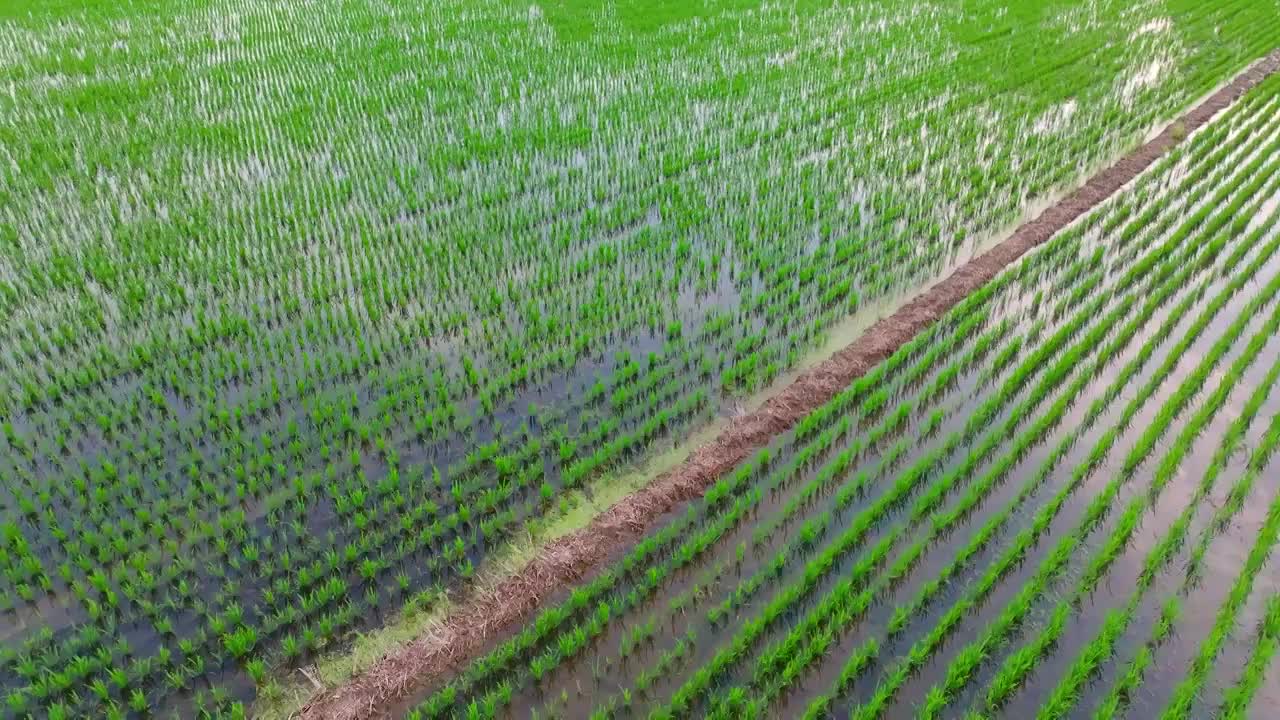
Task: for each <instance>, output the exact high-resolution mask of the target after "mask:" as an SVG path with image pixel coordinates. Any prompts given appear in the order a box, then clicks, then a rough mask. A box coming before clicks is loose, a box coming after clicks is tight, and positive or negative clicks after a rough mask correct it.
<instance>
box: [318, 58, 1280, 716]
mask: <svg viewBox="0 0 1280 720" xmlns="http://www.w3.org/2000/svg"><path fill="white" fill-rule="evenodd" d="M1278 69H1280V49H1278V50H1275V51H1273V52H1272V53H1270V54H1269V55H1267V56H1265V57H1264V58H1262V59H1261V60H1259V61H1257V62H1256V63H1254V64H1253V65H1252V66H1250V67H1249V68H1248V69H1246V70H1245V71H1244V72H1242V73H1241V74H1240V75H1238V76H1236V78H1235V79H1234V80H1232V81H1231V82H1230V83H1228V84H1227V85H1225V86H1224V87H1222V88H1221V89H1219V90H1218V91H1217V92H1215V93H1213V94H1212V95H1210V96H1209V97H1208V98H1206V99H1205V100H1204V101H1202V102H1201V103H1200V104H1199V105H1197V106H1196V107H1195V108H1193V109H1192V110H1190V111H1189V112H1187V113H1186V114H1184V115H1182V116H1181V117H1180V118H1178V119H1177V120H1175V121H1174V122H1172V123H1170V124H1169V125H1168V126H1167V127H1166V128H1165V130H1164V131H1163V132H1161V133H1160V134H1159V135H1157V136H1156V137H1155V138H1153V139H1152V140H1150V141H1149V142H1147V143H1146V144H1144V145H1142V146H1140V147H1138V148H1137V149H1135V150H1133V151H1132V152H1131V153H1129V154H1128V155H1126V156H1125V157H1123V158H1121V159H1120V160H1118V161H1117V162H1116V163H1115V164H1113V165H1111V166H1110V167H1108V168H1106V169H1105V170H1102V171H1101V172H1099V173H1097V174H1096V175H1094V176H1093V177H1091V178H1089V180H1088V181H1087V182H1086V183H1085V184H1084V185H1083V186H1081V187H1080V188H1078V189H1076V190H1075V191H1073V192H1071V193H1070V194H1069V195H1067V196H1066V197H1064V198H1063V199H1061V200H1060V201H1058V202H1057V203H1056V204H1054V205H1053V206H1052V207H1050V208H1049V209H1047V210H1045V211H1044V212H1043V213H1041V214H1040V215H1039V216H1038V217H1037V218H1035V219H1034V220H1031V221H1030V222H1027V223H1025V224H1023V225H1021V226H1020V227H1018V229H1017V230H1016V231H1014V233H1013V234H1012V235H1011V236H1009V237H1008V238H1007V239H1005V240H1004V241H1002V242H1001V243H1000V244H998V245H996V246H995V247H993V248H991V249H990V250H988V251H987V252H986V253H984V254H982V255H980V256H978V257H976V258H974V259H973V260H970V261H969V262H968V263H966V264H965V265H963V266H961V267H960V268H958V269H957V270H956V271H955V272H954V273H952V274H951V275H950V276H948V277H947V278H945V279H943V280H942V281H940V282H938V283H937V284H935V285H933V286H932V287H930V288H929V289H928V290H926V291H924V292H923V293H921V294H920V295H917V296H916V297H915V298H913V299H911V300H910V301H909V302H907V303H906V304H905V305H904V306H902V307H901V308H900V309H899V310H897V311H896V312H894V313H893V314H892V315H890V316H888V317H886V318H883V319H881V320H879V321H878V322H876V323H875V324H874V325H872V326H871V327H870V328H869V329H868V330H867V331H866V332H865V333H863V334H862V336H861V337H859V338H858V339H857V340H855V341H854V342H853V343H851V344H850V345H848V346H846V347H844V348H843V349H841V350H840V351H838V352H837V353H835V354H834V355H833V356H832V357H830V358H828V359H827V360H825V361H823V362H822V363H820V364H819V365H817V366H815V367H813V368H812V369H810V370H809V371H807V372H805V373H804V374H802V375H801V376H800V377H798V378H797V379H796V380H795V382H793V383H792V384H791V385H789V386H787V387H786V388H784V389H783V390H781V391H780V392H779V393H778V394H776V395H774V396H773V397H771V398H769V399H768V400H767V401H765V403H764V404H763V405H762V406H761V407H760V408H759V409H758V410H757V411H755V412H753V413H751V414H748V415H745V416H742V417H739V418H736V419H734V420H733V421H732V423H731V424H730V425H729V426H728V427H727V428H725V430H724V431H723V432H721V433H720V435H719V436H717V437H716V438H715V439H714V440H712V441H711V442H710V443H707V444H706V445H703V446H702V447H699V448H698V449H697V450H695V451H693V452H692V453H691V454H690V455H689V457H688V458H686V459H685V460H684V462H682V463H681V464H680V465H678V466H676V467H675V468H672V469H671V470H669V471H668V472H666V473H663V474H662V475H660V476H658V477H657V478H655V479H654V480H653V481H652V482H651V483H649V484H648V485H647V486H645V487H644V488H642V489H640V490H639V491H637V492H635V493H633V494H631V495H629V496H627V497H626V498H623V499H622V500H620V501H618V502H617V503H616V504H614V505H613V506H612V507H610V508H609V509H608V510H606V511H605V512H603V513H602V514H600V515H599V516H597V517H596V518H595V519H594V520H593V521H592V522H591V524H590V525H588V526H587V527H585V528H583V529H581V530H578V531H575V532H573V533H570V534H569V535H566V536H564V537H562V538H559V539H557V540H554V541H552V542H551V543H549V544H548V545H547V546H546V547H545V548H544V549H543V550H542V551H541V552H540V553H539V555H538V556H537V557H535V558H534V559H533V560H532V561H530V562H529V563H528V564H527V565H526V566H525V567H524V568H523V569H521V570H520V571H519V572H517V573H516V574H515V575H512V576H511V577H509V578H507V579H505V580H503V581H501V582H500V583H499V584H498V585H497V586H496V587H494V588H491V589H487V590H483V591H472V592H470V593H469V594H468V595H466V596H464V597H463V598H462V599H461V600H460V601H459V602H458V603H457V604H456V605H455V607H454V609H453V610H452V611H451V612H450V613H449V615H448V616H447V617H446V618H445V619H444V620H443V622H442V623H441V624H440V625H439V626H438V627H437V628H436V629H435V630H434V631H432V632H431V633H429V634H427V635H426V636H424V637H420V638H418V639H417V640H415V641H413V642H411V643H409V644H408V645H405V646H404V647H402V648H400V649H399V650H397V651H395V652H393V653H391V654H388V655H387V656H385V657H384V658H382V659H381V660H380V661H378V663H377V664H376V665H374V667H372V668H370V669H369V670H367V671H365V672H363V673H361V674H360V675H358V676H357V677H355V678H353V679H352V680H351V681H350V682H348V683H346V684H344V685H342V686H339V687H337V688H334V689H331V690H325V691H321V692H319V693H317V695H315V696H314V697H313V698H312V699H311V700H310V701H309V702H308V703H307V705H306V706H305V707H303V709H302V710H301V712H300V713H299V715H298V717H299V718H301V719H302V720H369V719H370V718H379V717H383V716H384V715H385V714H386V713H387V708H388V707H389V706H392V705H394V704H396V703H400V702H404V701H405V700H406V699H407V698H409V697H410V696H411V695H412V694H413V693H415V692H419V691H422V690H423V689H425V688H427V687H429V686H430V685H431V684H432V683H438V682H440V681H441V680H443V679H444V677H445V676H446V675H449V674H451V673H454V672H457V671H458V670H459V669H460V668H462V667H463V666H465V664H466V663H467V662H469V661H470V660H471V659H473V658H475V657H477V656H478V655H479V654H480V653H482V652H483V651H485V650H486V649H487V647H488V645H489V644H490V642H491V641H492V640H493V639H494V638H497V637H503V636H505V635H506V634H508V633H510V632H511V631H513V630H515V629H518V627H519V626H520V625H522V624H523V623H525V622H526V621H528V620H529V619H530V618H532V617H533V615H534V614H535V613H536V611H537V610H538V609H539V607H540V606H541V605H542V604H543V603H544V602H545V601H547V600H548V599H550V598H551V597H552V596H554V594H555V593H557V592H559V591H561V590H563V589H564V588H566V587H569V586H572V585H574V584H575V583H578V582H579V581H581V580H583V579H584V578H588V577H590V576H592V575H595V574H596V573H598V572H600V571H601V570H602V569H604V568H605V567H606V565H607V563H608V562H609V561H610V560H611V559H612V558H614V557H615V555H616V553H617V552H618V551H620V550H622V549H625V548H626V547H628V546H630V545H632V544H634V543H635V542H637V541H638V540H640V539H641V538H642V537H643V536H644V535H645V533H647V532H648V531H649V530H650V529H651V526H652V525H653V524H654V522H655V521H656V520H657V519H658V518H660V517H662V516H663V515H664V514H666V513H667V512H669V511H670V510H672V509H673V508H675V507H676V506H677V505H678V504H680V503H683V502H686V501H689V500H692V499H695V498H697V497H700V496H701V495H702V493H703V492H704V491H705V490H706V489H707V488H708V487H710V486H711V484H712V483H714V482H715V481H716V480H717V479H719V478H720V477H721V476H722V475H724V474H725V473H727V472H729V471H731V470H733V469H734V468H735V467H736V466H737V465H738V464H739V463H741V462H742V461H743V460H745V459H746V458H747V457H749V456H750V455H751V454H752V453H754V452H755V451H756V450H758V449H760V448H762V447H764V446H765V445H767V444H768V443H769V442H770V440H772V439H773V437H774V436H776V435H778V434H779V433H782V432H785V431H787V430H789V429H790V428H791V427H793V426H794V425H795V424H796V423H797V422H798V421H799V420H800V419H801V418H803V417H804V416H805V415H807V414H809V413H810V412H812V411H813V410H815V409H817V408H818V407H820V406H821V405H823V404H825V403H826V402H827V401H829V400H831V399H832V398H833V397H834V396H835V395H836V393H838V392H839V391H841V390H842V389H844V388H845V387H847V386H848V385H849V383H850V382H852V381H853V380H855V379H857V378H858V377H860V376H861V375H863V374H864V373H866V372H867V371H868V370H870V369H871V368H872V367H874V366H875V365H876V363H878V362H880V361H881V360H883V359H885V358H887V357H888V356H889V355H890V354H892V353H893V352H894V351H895V350H897V349H898V348H899V347H900V346H901V345H902V344H903V343H906V342H907V341H909V340H910V339H911V338H912V337H914V336H915V335H916V334H917V333H919V332H920V331H922V330H924V329H925V328H927V327H928V326H929V325H930V324H932V323H933V322H935V321H937V320H938V319H939V318H941V317H942V316H943V315H944V314H945V313H946V312H947V311H949V310H950V309H951V308H952V307H954V306H955V305H956V304H957V303H959V302H960V301H961V300H963V299H964V298H965V297H967V296H968V295H969V294H970V293H972V292H974V291H975V290H977V289H979V288H981V287H982V286H983V285H985V284H986V283H987V282H989V281H990V280H991V279H992V278H994V277H995V276H996V275H997V274H998V273H999V272H1000V271H1001V270H1003V269H1004V268H1005V267H1007V266H1008V265H1009V264H1011V263H1013V262H1014V261H1015V260H1017V259H1018V258H1020V257H1022V255H1023V254H1025V253H1026V252H1027V251H1029V250H1031V249H1032V248H1034V247H1036V246H1037V245H1040V244H1041V243H1044V242H1045V241H1047V240H1048V239H1049V238H1050V237H1052V236H1053V235H1054V233H1056V232H1058V231H1059V230H1061V229H1062V228H1064V227H1066V226H1067V225H1069V224H1070V223H1071V222H1072V221H1074V220H1075V219H1076V218H1078V217H1080V216H1081V215H1083V214H1084V213H1086V212H1088V211H1089V210H1091V209H1093V208H1094V207H1095V206H1097V205H1098V204H1099V203H1101V202H1102V201H1104V200H1106V199H1107V198H1108V197H1110V196H1111V195H1112V194H1113V193H1114V192H1116V191H1117V190H1119V189H1120V188H1121V187H1123V186H1124V185H1125V184H1126V183H1128V182H1129V181H1130V180H1132V179H1134V178H1135V177H1136V176H1137V175H1138V174H1140V173H1141V172H1142V171H1143V170H1146V169H1147V168H1148V167H1150V166H1151V164H1152V163H1153V162H1155V161H1156V160H1157V159H1158V158H1159V157H1160V156H1161V155H1163V154H1165V153H1166V152H1167V151H1168V150H1169V149H1170V148H1171V147H1173V146H1174V145H1176V144H1177V143H1179V142H1181V141H1182V140H1183V139H1184V138H1185V137H1187V136H1188V135H1190V134H1191V132H1192V131H1194V130H1196V129H1197V128H1199V127H1200V126H1202V125H1204V124H1205V123H1206V122H1208V121H1209V120H1210V119H1211V118H1212V117H1213V116H1214V115H1216V114H1217V113H1218V112H1219V111H1221V110H1222V109H1224V108H1226V107H1227V106H1228V105H1230V104H1231V103H1233V102H1234V101H1235V100H1237V99H1238V98H1239V97H1240V96H1241V95H1243V94H1244V93H1246V92H1248V91H1249V90H1250V89H1252V88H1253V87H1254V86H1256V85H1258V84H1259V83H1261V82H1262V81H1263V80H1265V79H1266V78H1267V77H1268V76H1270V75H1271V74H1273V73H1275V72H1276V71H1277V70H1278Z"/></svg>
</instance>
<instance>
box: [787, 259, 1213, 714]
mask: <svg viewBox="0 0 1280 720" xmlns="http://www.w3.org/2000/svg"><path fill="white" fill-rule="evenodd" d="M1188 269H1189V267H1188ZM1185 280H1186V278H1185V277H1184V276H1183V275H1179V276H1175V277H1174V278H1170V282H1168V284H1166V285H1165V286H1164V287H1163V288H1162V289H1161V290H1160V291H1158V292H1156V293H1155V294H1154V295H1153V297H1152V299H1151V302H1150V303H1149V305H1148V307H1151V305H1154V306H1158V305H1159V304H1160V303H1162V302H1164V300H1165V298H1167V297H1168V293H1169V292H1170V291H1171V290H1172V289H1174V288H1175V287H1182V286H1183V283H1185ZM1195 297H1196V294H1195V293H1191V294H1190V295H1189V296H1188V298H1187V300H1186V301H1184V303H1183V304H1182V309H1183V310H1184V311H1185V309H1187V308H1189V307H1190V306H1191V304H1192V302H1193V300H1194V298H1195ZM1147 312H1149V310H1148V311H1147ZM1180 317H1181V313H1180V312H1178V311H1175V312H1174V313H1173V314H1171V316H1170V323H1169V324H1172V323H1173V322H1176V320H1177V319H1178V318H1180ZM1137 320H1138V325H1135V326H1133V327H1132V328H1131V329H1130V330H1129V331H1128V332H1126V333H1122V334H1121V335H1120V336H1119V337H1118V338H1117V339H1116V340H1115V341H1114V344H1113V346H1112V348H1111V349H1108V350H1107V351H1106V352H1104V353H1103V354H1102V355H1101V356H1100V358H1099V359H1098V361H1097V363H1096V366H1095V367H1094V368H1093V369H1092V370H1091V371H1086V372H1084V373H1082V374H1081V375H1080V377H1079V378H1078V379H1077V381H1076V389H1075V391H1074V392H1069V396H1074V395H1075V394H1076V393H1078V392H1079V390H1080V388H1081V386H1083V384H1084V383H1085V382H1086V381H1089V380H1092V379H1093V378H1095V377H1099V372H1100V370H1101V367H1102V366H1103V365H1104V364H1105V363H1106V362H1107V360H1108V359H1109V358H1110V357H1112V356H1114V353H1115V349H1116V348H1117V347H1123V346H1124V345H1125V344H1126V343H1127V341H1128V338H1131V337H1132V334H1133V331H1134V330H1135V329H1136V327H1138V326H1140V324H1141V320H1142V316H1139V318H1138V319H1137ZM1164 337H1166V336H1165V335H1164V334H1162V333H1156V334H1155V335H1154V336H1153V338H1152V339H1151V340H1149V341H1148V345H1147V348H1145V349H1144V352H1143V353H1141V354H1140V355H1139V356H1138V358H1136V359H1135V360H1134V361H1133V362H1131V363H1130V364H1128V365H1127V366H1126V367H1125V369H1124V370H1123V371H1121V372H1120V373H1119V374H1118V375H1117V378H1118V379H1117V381H1116V382H1113V383H1112V384H1111V385H1110V387H1109V388H1108V389H1107V390H1106V391H1104V392H1103V393H1102V395H1101V396H1100V397H1099V398H1097V399H1096V400H1095V401H1094V402H1093V403H1092V405H1091V407H1090V411H1089V412H1088V414H1087V415H1086V417H1085V419H1084V421H1083V423H1082V425H1081V426H1080V428H1078V429H1077V431H1075V432H1073V433H1070V434H1068V435H1067V436H1066V437H1064V438H1063V439H1062V441H1061V442H1060V443H1059V444H1058V446H1057V447H1056V448H1055V450H1054V452H1053V453H1051V454H1050V456H1049V457H1048V458H1047V459H1046V460H1045V461H1044V462H1043V463H1042V465H1041V467H1040V468H1039V470H1038V471H1037V473H1036V474H1035V475H1034V476H1033V477H1032V478H1031V479H1030V480H1029V481H1028V482H1027V483H1026V484H1025V485H1024V486H1023V487H1022V488H1021V489H1020V490H1019V492H1018V494H1017V496H1016V497H1015V498H1013V499H1012V500H1011V501H1009V502H1008V503H1007V504H1006V505H1005V507H1003V508H1002V509H1001V510H1000V511H999V512H997V513H994V514H993V515H991V516H989V517H988V519H987V521H986V523H985V524H984V525H983V527H982V528H981V529H979V530H978V531H977V532H976V533H975V534H974V536H973V538H972V539H971V541H970V543H969V544H967V545H965V546H964V547H963V548H962V549H960V550H958V551H957V552H956V553H955V557H954V559H953V561H952V562H951V563H950V564H948V565H947V566H946V567H945V568H944V569H943V570H942V572H941V574H940V575H939V576H938V577H937V578H935V579H933V580H931V581H930V582H929V583H927V584H925V585H924V586H922V587H921V589H920V591H919V593H918V594H917V595H916V596H915V597H914V598H913V599H911V600H910V601H908V602H907V604H905V605H900V606H899V607H898V609H897V610H896V611H895V613H894V615H893V618H891V619H890V622H889V625H888V630H889V633H890V635H891V636H892V635H893V634H895V633H898V632H900V631H901V630H902V629H903V628H904V625H905V623H906V622H907V620H908V619H909V618H912V617H917V616H918V615H919V613H920V611H921V608H922V607H923V606H924V605H925V604H926V603H927V602H928V601H929V599H930V598H931V597H932V596H933V595H934V594H935V593H937V592H938V591H939V590H940V589H941V588H942V587H943V586H945V585H946V583H947V582H948V579H949V578H951V577H952V576H953V575H955V574H956V573H957V571H958V570H959V569H960V568H962V567H964V565H965V564H966V563H967V562H968V561H969V560H970V559H971V558H972V557H973V556H974V555H975V554H976V553H977V552H978V551H979V550H980V549H981V548H982V547H983V546H984V545H985V544H986V543H987V542H989V541H990V540H991V539H993V537H994V536H995V534H996V533H997V531H998V530H999V528H1000V526H1001V525H1002V524H1003V523H1004V522H1006V521H1007V520H1008V519H1009V518H1010V517H1011V515H1012V512H1013V511H1014V509H1015V508H1016V507H1018V506H1019V505H1020V504H1021V503H1022V502H1023V501H1025V500H1026V499H1027V498H1028V497H1029V494H1030V492H1031V491H1032V490H1033V489H1034V488H1035V487H1037V486H1038V485H1039V484H1040V483H1042V482H1043V481H1044V480H1045V479H1047V477H1048V475H1049V472H1050V470H1051V469H1052V468H1053V466H1054V465H1055V464H1056V462H1057V461H1058V460H1059V459H1060V458H1061V457H1062V456H1063V454H1064V452H1065V451H1066V450H1067V449H1068V448H1070V447H1071V446H1072V445H1073V444H1074V443H1075V442H1076V439H1077V438H1078V437H1079V431H1080V430H1083V429H1085V428H1087V427H1088V426H1089V425H1090V424H1091V423H1092V422H1093V420H1094V419H1096V418H1097V417H1098V416H1099V415H1100V414H1101V412H1102V409H1103V408H1104V407H1105V406H1106V405H1107V403H1108V399H1109V398H1110V399H1113V398H1115V397H1116V396H1118V394H1119V392H1120V391H1121V390H1122V389H1123V388H1124V387H1126V386H1127V385H1128V383H1129V378H1131V377H1133V375H1134V374H1135V373H1136V372H1137V370H1138V369H1139V368H1140V367H1141V364H1142V362H1143V361H1144V360H1145V358H1146V357H1148V356H1149V355H1150V349H1151V348H1152V347H1153V346H1154V345H1155V344H1156V343H1157V342H1159V341H1162V340H1163V338H1164ZM1150 387H1152V388H1154V384H1152V385H1151V386H1150ZM1148 395H1149V393H1148ZM1140 399H1141V398H1139V401H1140ZM1065 405H1066V403H1063V402H1061V401H1060V402H1059V403H1058V404H1057V405H1055V406H1054V408H1052V409H1051V410H1050V412H1049V414H1050V415H1055V414H1058V413H1060V412H1061V410H1062V409H1064V407H1065ZM1094 456H1096V453H1095V454H1094ZM999 467H1001V465H1000V464H997V465H996V466H995V468H993V469H998V468H999ZM1079 480H1080V478H1079V476H1077V477H1076V478H1074V479H1073V482H1072V483H1071V484H1069V485H1068V486H1066V487H1065V488H1063V491H1062V496H1065V494H1066V492H1067V491H1069V490H1070V489H1073V488H1074V487H1076V486H1077V483H1078V481H1079ZM979 487H989V485H988V484H986V483H984V484H983V485H981V486H979ZM981 497H982V495H981V494H977V495H975V494H973V493H966V495H965V496H964V497H963V498H961V500H960V501H959V503H958V504H957V506H956V507H955V508H953V509H950V510H948V511H947V512H946V513H936V514H935V515H934V516H933V518H932V519H931V520H932V524H931V526H930V536H935V535H938V536H940V534H941V533H945V531H947V530H948V528H949V527H950V526H951V525H952V524H953V523H955V522H956V521H957V520H958V519H959V518H961V517H963V515H964V513H965V512H966V508H971V507H973V506H974V504H975V503H976V502H977V501H978V500H979V499H980V498H981ZM1060 502H1061V500H1060V499H1056V500H1055V501H1054V502H1053V503H1051V505H1050V506H1049V507H1056V506H1057V505H1058V504H1059V503H1060ZM1047 517H1050V515H1044V516H1043V520H1042V518H1041V516H1037V523H1035V524H1033V528H1034V527H1036V526H1041V527H1047ZM1035 537H1036V533H1035V532H1034V530H1030V531H1026V532H1024V533H1023V534H1022V535H1020V536H1019V543H1018V544H1017V545H1015V547H1017V546H1020V545H1025V544H1026V543H1029V542H1031V541H1032V540H1033V539H1034V538H1035ZM855 657H856V656H855ZM852 676H853V674H852V673H850V674H845V675H843V677H845V678H846V680H848V679H851V678H852ZM841 687H842V686H837V687H835V688H834V689H833V690H834V691H835V692H837V693H838V692H839V691H840V689H841ZM830 697H831V696H830V695H824V696H820V697H819V698H818V699H816V700H815V701H814V702H813V703H812V704H811V705H810V708H809V713H810V715H813V716H816V715H818V714H820V713H821V712H822V711H823V710H824V708H825V706H826V704H827V703H828V702H829V701H830Z"/></svg>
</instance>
